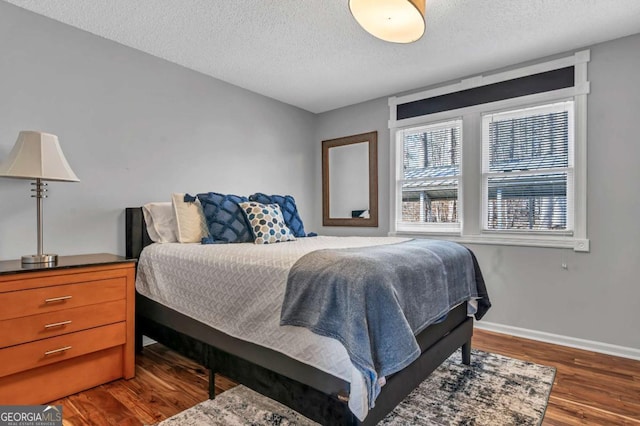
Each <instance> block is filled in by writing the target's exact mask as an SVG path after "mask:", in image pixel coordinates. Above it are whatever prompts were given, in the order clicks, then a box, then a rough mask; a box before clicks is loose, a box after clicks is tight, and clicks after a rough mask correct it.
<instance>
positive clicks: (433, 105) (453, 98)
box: [396, 66, 575, 120]
mask: <svg viewBox="0 0 640 426" xmlns="http://www.w3.org/2000/svg"><path fill="white" fill-rule="evenodd" d="M574 84H575V77H574V67H573V66H571V67H566V68H560V69H557V70H553V71H546V72H541V73H538V74H532V75H528V76H526V77H520V78H514V79H512V80H506V81H501V82H499V83H494V84H488V85H486V86H480V87H474V88H473V89H467V90H461V91H459V92H454V93H447V94H446V95H440V96H434V97H432V98H427V99H420V100H417V101H413V102H407V103H404V104H399V105H398V106H397V107H396V108H397V109H396V119H397V120H403V119H405V118H412V117H419V116H422V115H429V114H435V113H437V112H442V111H449V110H452V109H458V108H465V107H469V106H473V105H480V104H486V103H489V102H495V101H501V100H504V99H510V98H517V97H520V96H526V95H533V94H535V93H543V92H550V91H552V90H558V89H564V88H567V87H573V86H574Z"/></svg>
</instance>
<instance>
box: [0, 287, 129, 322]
mask: <svg viewBox="0 0 640 426" xmlns="http://www.w3.org/2000/svg"><path fill="white" fill-rule="evenodd" d="M126 288H127V279H126V278H125V277H120V278H111V279H107V280H99V281H92V282H85V283H77V284H69V285H58V286H53V287H43V288H34V289H31V290H23V291H10V292H6V293H0V320H6V319H11V318H20V317H25V316H28V315H37V314H41V313H46V312H53V311H59V310H62V309H69V308H76V307H79V306H86V305H92V304H96V303H102V302H108V301H111V300H120V299H125V298H126Z"/></svg>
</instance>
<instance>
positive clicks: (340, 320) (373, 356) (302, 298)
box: [280, 239, 484, 407]
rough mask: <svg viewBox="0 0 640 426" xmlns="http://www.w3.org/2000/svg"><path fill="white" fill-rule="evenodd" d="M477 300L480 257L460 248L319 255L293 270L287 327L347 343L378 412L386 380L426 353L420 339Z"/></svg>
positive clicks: (416, 246)
mask: <svg viewBox="0 0 640 426" xmlns="http://www.w3.org/2000/svg"><path fill="white" fill-rule="evenodd" d="M483 292H484V289H483ZM475 297H478V289H477V287H476V277H475V271H474V258H473V257H472V254H471V253H470V252H469V251H468V250H467V249H466V248H465V247H463V246H461V245H459V244H456V243H452V242H449V241H440V240H426V239H417V240H410V241H406V242H402V243H398V244H389V245H382V246H372V247H363V248H351V249H327V250H318V251H314V252H311V253H309V254H307V255H305V256H303V257H302V258H300V259H299V260H298V261H297V262H296V264H295V265H294V266H293V267H292V268H291V271H290V272H289V278H288V281H287V289H286V293H285V297H284V302H283V305H282V312H281V317H280V318H281V320H280V324H281V325H294V326H301V327H306V328H308V329H310V330H311V331H313V332H314V333H316V334H320V335H323V336H327V337H332V338H334V339H337V340H339V341H340V342H341V343H342V344H343V345H344V347H345V348H346V350H347V352H348V354H349V357H350V358H351V361H352V363H353V364H354V365H355V366H356V368H357V369H358V370H360V371H361V372H362V374H363V376H364V379H365V382H366V384H367V389H368V396H369V406H370V407H373V406H374V401H375V399H376V398H377V396H378V394H379V393H380V385H379V383H378V378H379V377H382V376H387V375H390V374H393V373H395V372H397V371H399V370H401V369H403V368H404V367H406V366H407V365H409V364H410V363H411V362H413V361H414V360H415V359H416V358H418V356H419V355H420V347H419V346H418V343H417V341H416V339H415V334H418V333H419V332H420V331H422V330H423V329H425V328H426V327H428V326H429V325H431V324H433V323H434V322H437V320H438V319H440V318H441V317H443V316H444V315H446V314H447V312H449V310H450V309H451V308H453V307H454V306H456V305H457V304H459V303H461V302H464V301H466V300H469V299H471V298H475Z"/></svg>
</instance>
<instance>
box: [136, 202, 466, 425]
mask: <svg viewBox="0 0 640 426" xmlns="http://www.w3.org/2000/svg"><path fill="white" fill-rule="evenodd" d="M126 233H127V235H126V254H127V257H128V258H138V257H139V256H140V253H141V252H142V249H143V248H144V247H146V246H147V245H149V244H151V240H150V238H149V235H148V234H147V230H146V226H145V223H144V217H143V215H142V209H141V208H140V207H133V208H127V209H126ZM143 335H145V336H148V337H150V338H152V339H154V340H156V341H158V342H160V343H162V344H163V345H165V346H167V347H169V348H171V349H173V350H175V351H176V352H178V353H180V354H182V355H185V356H186V357H188V358H191V359H192V360H194V361H196V362H197V363H199V364H201V365H202V366H204V367H205V368H208V369H209V370H210V376H209V397H210V398H213V397H214V383H215V374H216V373H219V374H222V375H224V376H226V377H228V378H230V379H232V380H234V381H235V382H237V383H241V384H243V385H245V386H247V387H248V388H251V389H253V390H255V391H256V392H258V393H260V394H262V395H265V396H267V397H269V398H271V399H274V400H276V401H279V402H281V403H283V404H285V405H287V406H288V407H291V408H292V409H293V410H295V411H297V412H299V413H301V414H303V415H304V416H306V417H308V418H310V419H311V420H314V421H316V422H319V423H321V424H330V425H339V424H341V425H373V424H376V423H377V422H379V421H380V420H382V419H383V418H384V417H385V416H386V415H387V414H388V413H389V412H391V411H392V410H393V409H394V408H395V407H396V405H398V403H400V401H402V400H403V399H404V398H405V397H406V396H407V395H408V394H409V393H410V392H411V391H412V390H413V389H415V388H416V387H417V386H418V385H419V384H420V383H421V382H422V381H423V380H424V379H425V378H426V377H427V376H429V374H431V372H432V371H434V370H435V369H436V368H437V367H438V366H439V365H440V364H442V362H444V360H446V359H447V358H448V357H449V356H450V355H451V354H452V353H453V352H455V351H456V350H457V349H458V348H460V347H462V362H463V363H465V364H469V363H470V360H471V336H472V335H473V319H472V318H471V317H468V316H467V308H466V303H464V304H462V305H460V306H458V307H456V308H454V309H453V310H452V311H451V312H450V313H449V315H448V316H447V318H446V320H445V321H443V322H441V323H438V324H436V325H432V326H430V327H428V328H426V329H425V330H424V331H423V332H421V333H420V334H419V335H418V336H416V338H417V340H418V344H419V345H420V348H421V350H422V354H421V355H420V357H419V358H418V359H416V360H415V361H414V362H413V363H411V364H410V365H409V366H408V367H406V368H405V369H403V370H401V371H399V372H397V373H395V374H393V375H391V376H389V377H387V383H386V385H385V386H383V387H382V391H381V393H380V395H379V396H378V398H377V399H376V406H375V407H374V408H373V409H371V410H370V411H369V414H368V415H367V417H366V418H365V420H364V421H363V422H360V421H359V420H358V419H357V418H356V417H355V415H353V413H352V412H351V410H350V409H349V406H348V395H349V383H348V382H345V381H344V380H342V379H339V378H337V377H335V376H332V375H331V374H328V373H325V372H323V371H320V370H318V369H316V368H314V367H311V366H309V365H307V364H304V363H302V362H300V361H297V360H294V359H292V358H290V357H288V356H286V355H284V354H282V353H280V352H277V351H274V350H271V349H267V348H265V347H263V346H260V345H256V344H253V343H249V342H246V341H243V340H240V339H237V338H234V337H231V336H229V335H227V334H225V333H222V332H220V331H218V330H216V329H213V328H211V327H210V326H208V325H206V324H204V323H202V322H199V321H196V320H194V319H192V318H190V317H188V316H186V315H183V314H181V313H179V312H177V311H175V310H173V309H170V308H168V307H166V306H164V305H161V304H159V303H157V302H154V301H153V300H151V299H149V298H147V297H144V296H142V295H140V294H137V293H136V346H137V348H138V349H141V348H142V336H143Z"/></svg>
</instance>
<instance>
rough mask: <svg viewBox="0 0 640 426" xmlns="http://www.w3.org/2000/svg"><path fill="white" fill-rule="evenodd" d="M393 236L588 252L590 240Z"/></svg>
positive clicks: (395, 234)
mask: <svg viewBox="0 0 640 426" xmlns="http://www.w3.org/2000/svg"><path fill="white" fill-rule="evenodd" d="M389 236H392V237H414V238H436V239H443V240H449V241H455V242H457V243H462V244H490V245H501V246H523V247H547V248H570V249H573V250H574V251H576V252H588V251H589V240H588V239H586V238H575V237H566V236H549V235H535V236H533V235H514V234H510V235H497V234H492V235H487V234H484V235H460V234H458V235H455V234H445V233H434V232H415V231H414V232H406V231H397V232H390V233H389Z"/></svg>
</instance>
